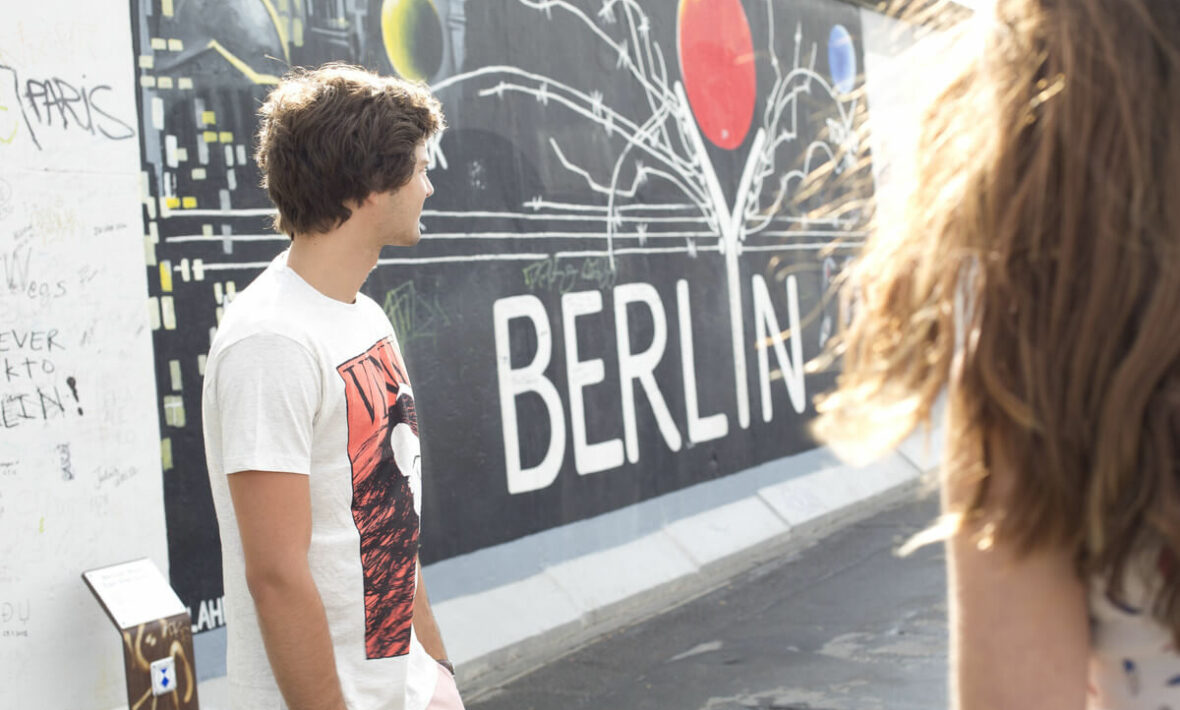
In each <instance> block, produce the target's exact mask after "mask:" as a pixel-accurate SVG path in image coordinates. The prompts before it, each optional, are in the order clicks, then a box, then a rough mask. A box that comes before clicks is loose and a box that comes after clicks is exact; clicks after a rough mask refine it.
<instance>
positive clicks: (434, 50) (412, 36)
mask: <svg viewBox="0 0 1180 710" xmlns="http://www.w3.org/2000/svg"><path fill="white" fill-rule="evenodd" d="M381 36H382V38H383V39H384V40H385V54H386V55H388V56H389V63H390V64H392V65H393V69H394V71H396V72H397V73H398V74H400V75H401V76H403V77H405V78H407V79H418V80H421V81H427V80H429V79H430V77H432V76H434V75H435V73H437V72H438V68H439V67H440V66H441V65H442V51H443V33H442V21H441V20H440V19H439V17H438V8H436V7H435V6H434V2H433V0H385V2H384V4H383V5H382V6H381Z"/></svg>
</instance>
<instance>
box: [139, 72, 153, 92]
mask: <svg viewBox="0 0 1180 710" xmlns="http://www.w3.org/2000/svg"><path fill="white" fill-rule="evenodd" d="M139 85H140V86H142V87H145V88H148V89H150V88H152V87H154V86H155V85H156V77H154V76H148V75H146V74H145V75H144V76H141V77H139Z"/></svg>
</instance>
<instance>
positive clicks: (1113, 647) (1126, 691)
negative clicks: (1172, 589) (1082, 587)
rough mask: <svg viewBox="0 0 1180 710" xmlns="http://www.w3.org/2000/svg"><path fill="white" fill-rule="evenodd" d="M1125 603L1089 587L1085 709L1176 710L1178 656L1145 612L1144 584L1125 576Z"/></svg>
mask: <svg viewBox="0 0 1180 710" xmlns="http://www.w3.org/2000/svg"><path fill="white" fill-rule="evenodd" d="M1128 577H1129V578H1131V579H1128V581H1127V585H1126V586H1127V589H1126V591H1125V597H1126V600H1127V601H1126V602H1123V601H1119V600H1112V599H1109V598H1108V597H1107V595H1106V593H1105V590H1104V585H1102V584H1101V583H1099V582H1095V583H1093V584H1092V585H1091V587H1090V625H1091V654H1090V688H1089V691H1090V693H1089V702H1088V703H1087V705H1086V707H1087V710H1180V654H1177V652H1176V648H1175V646H1174V645H1173V644H1172V634H1171V632H1170V630H1169V629H1166V628H1164V627H1163V626H1161V625H1160V624H1159V622H1157V621H1155V620H1154V619H1153V618H1152V617H1151V614H1150V611H1149V608H1148V607H1149V600H1150V598H1151V597H1150V595H1149V594H1148V586H1147V584H1145V583H1144V582H1143V581H1142V580H1143V577H1142V576H1139V577H1137V578H1136V576H1135V575H1128Z"/></svg>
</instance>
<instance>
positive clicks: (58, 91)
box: [0, 64, 135, 150]
mask: <svg viewBox="0 0 1180 710" xmlns="http://www.w3.org/2000/svg"><path fill="white" fill-rule="evenodd" d="M2 72H8V74H9V76H10V78H11V80H12V89H13V93H14V94H15V95H16V98H17V105H18V107H19V108H20V115H21V119H22V120H23V121H24V124H25V127H26V128H27V129H28V131H29V137H30V139H31V140H32V141H33V145H35V146H37V148H38V149H39V150H44V147H43V146H42V145H41V140H40V138H39V133H38V132H39V131H44V130H45V129H50V128H58V129H61V130H81V131H82V132H84V133H89V134H90V135H92V136H101V137H103V138H106V139H109V140H113V141H119V140H126V139H128V138H133V137H135V129H134V128H132V127H131V125H130V124H129V123H127V122H126V121H124V120H123V119H121V118H117V117H116V116H113V115H111V113H110V112H108V111H107V110H106V109H105V108H103V104H104V103H105V101H106V100H107V94H109V93H111V92H112V89H111V87H110V85H109V84H96V85H93V86H86V85H85V84H77V85H75V84H74V83H73V82H70V81H66V80H65V79H62V78H61V77H56V76H55V77H49V78H43V79H27V80H25V81H23V82H22V81H21V77H20V73H19V72H18V71H17V70H16V68H15V67H11V66H6V65H3V64H0V73H2ZM82 78H83V80H84V79H85V76H83V77H82ZM3 108H4V109H5V111H4V113H9V112H11V109H10V108H9V107H8V106H6V105H5V106H3ZM41 135H43V134H41ZM15 137H16V127H15V126H14V127H13V128H12V129H11V131H10V132H9V133H8V134H7V135H0V139H3V142H4V143H11V142H12V141H13V140H14V139H15Z"/></svg>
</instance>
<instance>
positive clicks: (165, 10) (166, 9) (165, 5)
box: [160, 0, 173, 17]
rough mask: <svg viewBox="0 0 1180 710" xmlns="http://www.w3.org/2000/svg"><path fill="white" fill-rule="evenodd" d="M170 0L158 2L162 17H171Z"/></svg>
mask: <svg viewBox="0 0 1180 710" xmlns="http://www.w3.org/2000/svg"><path fill="white" fill-rule="evenodd" d="M172 12H173V10H172V0H160V13H161V14H162V15H164V17H172Z"/></svg>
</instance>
